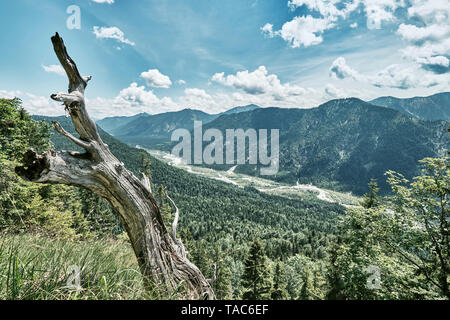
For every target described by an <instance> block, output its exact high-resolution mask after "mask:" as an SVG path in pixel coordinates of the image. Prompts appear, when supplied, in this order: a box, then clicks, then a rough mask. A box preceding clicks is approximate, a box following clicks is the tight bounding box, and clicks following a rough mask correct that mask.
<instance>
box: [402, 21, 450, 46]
mask: <svg viewBox="0 0 450 320" xmlns="http://www.w3.org/2000/svg"><path fill="white" fill-rule="evenodd" d="M397 33H398V34H399V35H401V36H402V38H403V39H405V40H408V41H411V42H415V43H420V42H422V41H439V40H441V39H443V38H445V37H447V36H448V35H449V34H450V25H437V24H432V25H429V26H425V27H416V26H415V25H410V24H403V23H402V24H401V25H400V26H399V27H398V30H397Z"/></svg>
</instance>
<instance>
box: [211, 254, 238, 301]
mask: <svg viewBox="0 0 450 320" xmlns="http://www.w3.org/2000/svg"><path fill="white" fill-rule="evenodd" d="M214 255H215V262H214V273H215V280H214V282H213V283H212V287H213V289H214V293H215V294H216V298H217V299H222V300H226V299H231V298H232V296H233V288H232V287H231V271H230V268H229V267H228V265H227V263H226V261H225V256H224V254H223V252H222V251H221V250H220V249H219V247H217V246H216V248H215V250H214Z"/></svg>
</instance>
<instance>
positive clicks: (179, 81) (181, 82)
mask: <svg viewBox="0 0 450 320" xmlns="http://www.w3.org/2000/svg"><path fill="white" fill-rule="evenodd" d="M177 83H178V84H186V81H184V80H183V79H180V80H178V81H177Z"/></svg>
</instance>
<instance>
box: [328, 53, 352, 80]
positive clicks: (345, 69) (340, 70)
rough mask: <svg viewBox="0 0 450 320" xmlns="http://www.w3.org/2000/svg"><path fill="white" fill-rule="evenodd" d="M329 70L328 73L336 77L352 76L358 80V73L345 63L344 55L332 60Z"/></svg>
mask: <svg viewBox="0 0 450 320" xmlns="http://www.w3.org/2000/svg"><path fill="white" fill-rule="evenodd" d="M329 71H330V75H331V76H333V77H335V78H337V79H345V78H352V79H354V80H359V73H358V72H357V71H356V70H354V69H352V68H351V67H350V66H349V65H347V62H346V61H345V58H344V57H339V58H337V59H336V60H334V61H333V63H332V65H331V67H330V70H329Z"/></svg>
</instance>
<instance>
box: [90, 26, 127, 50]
mask: <svg viewBox="0 0 450 320" xmlns="http://www.w3.org/2000/svg"><path fill="white" fill-rule="evenodd" d="M93 30H94V31H93V33H94V34H95V36H96V37H97V38H98V39H115V40H117V41H119V42H121V43H126V44H129V45H131V46H134V45H135V43H134V42H132V41H130V40H128V39H126V38H125V35H124V33H123V31H122V30H120V29H119V28H117V27H98V26H94V28H93Z"/></svg>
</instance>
